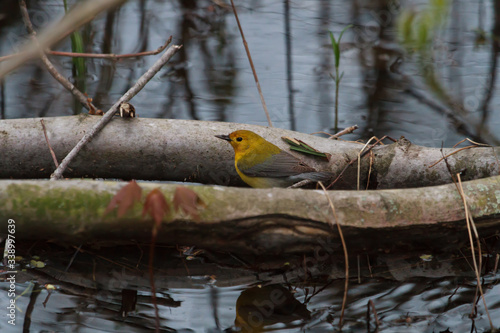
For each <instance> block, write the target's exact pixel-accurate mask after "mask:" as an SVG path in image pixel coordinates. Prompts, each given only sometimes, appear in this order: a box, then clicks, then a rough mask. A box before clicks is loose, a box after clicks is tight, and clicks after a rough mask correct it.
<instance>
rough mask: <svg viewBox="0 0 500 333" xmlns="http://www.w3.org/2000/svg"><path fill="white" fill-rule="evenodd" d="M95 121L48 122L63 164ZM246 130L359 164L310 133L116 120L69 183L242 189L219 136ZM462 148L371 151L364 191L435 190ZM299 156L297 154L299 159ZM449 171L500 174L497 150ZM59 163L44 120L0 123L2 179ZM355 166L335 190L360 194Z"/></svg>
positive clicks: (470, 156)
mask: <svg viewBox="0 0 500 333" xmlns="http://www.w3.org/2000/svg"><path fill="white" fill-rule="evenodd" d="M98 120H99V117H98V116H88V115H80V116H69V117H55V118H45V119H44V121H45V124H46V128H47V135H48V138H49V140H50V144H51V146H52V148H53V149H54V151H55V154H56V156H57V158H58V159H59V160H61V159H62V158H64V156H66V154H67V153H68V152H69V151H70V150H71V149H72V148H73V147H74V146H75V145H76V143H77V142H78V140H79V139H80V138H81V137H82V136H83V135H84V134H85V132H86V131H88V130H89V129H90V128H91V127H92V126H93V125H94V124H95V123H96V122H97V121H98ZM237 129H248V130H252V131H254V132H256V133H258V134H260V135H262V136H263V137H264V138H266V139H267V140H269V141H271V142H273V143H275V144H277V145H278V146H280V147H281V148H282V149H286V150H288V146H287V144H285V143H284V142H283V141H282V140H281V137H282V136H289V137H293V138H298V139H300V140H303V141H304V142H306V143H308V144H309V145H311V146H312V147H314V148H316V149H318V150H320V151H323V152H327V153H330V154H331V155H332V158H331V160H330V162H324V161H322V160H320V159H316V158H314V157H304V155H300V154H298V155H297V156H299V157H300V158H302V159H303V160H304V161H305V162H306V163H308V164H310V165H312V166H314V167H316V168H318V169H320V170H323V171H331V172H332V173H333V174H334V175H335V176H336V175H338V174H340V172H341V171H342V170H343V169H344V168H345V167H346V166H347V165H348V163H349V162H350V161H352V160H354V159H356V158H357V156H358V153H359V151H360V150H361V149H362V147H363V145H361V144H359V143H353V142H343V141H334V140H328V139H325V138H321V137H317V136H312V135H308V134H303V133H298V132H292V131H288V130H283V129H278V128H268V127H263V126H255V125H244V124H235V123H221V122H208V121H192V120H171V119H146V118H132V119H121V118H116V119H114V120H113V121H112V122H111V123H110V124H108V125H107V126H106V127H105V128H104V129H103V130H102V132H101V133H100V134H99V135H98V136H97V137H96V138H95V139H93V140H92V141H91V142H90V144H88V145H87V146H86V147H85V148H84V149H83V151H81V152H80V154H79V155H78V157H77V158H76V159H75V160H74V161H73V162H72V163H71V164H70V165H69V168H70V169H68V170H67V171H66V172H65V173H64V176H65V177H68V178H80V177H85V178H113V179H117V178H118V179H126V180H127V179H142V180H167V181H190V182H199V183H204V184H219V185H236V186H241V185H244V184H242V182H241V179H240V178H239V177H238V175H237V174H236V171H235V169H234V163H233V156H234V155H233V151H232V148H231V147H230V145H228V144H227V143H225V142H222V141H221V140H219V139H217V138H215V137H214V135H216V134H228V133H230V132H232V131H234V130H237ZM456 150H457V149H452V148H449V149H443V150H442V151H441V150H440V149H437V148H427V147H421V146H417V145H414V144H411V143H410V142H409V141H408V140H405V139H401V140H399V141H398V142H397V143H394V144H388V145H384V146H378V147H375V148H374V149H373V156H372V157H373V163H372V165H371V167H370V157H369V155H366V156H365V157H364V158H363V159H362V161H361V166H360V188H366V187H367V185H368V186H369V188H371V189H387V188H410V187H420V186H433V185H440V184H446V183H450V182H451V176H450V171H449V170H448V169H447V166H446V163H445V162H444V161H441V162H440V163H438V164H437V165H436V166H434V167H431V168H430V167H429V166H430V165H431V164H433V163H434V162H436V161H438V160H439V159H441V157H442V156H443V154H445V155H446V154H449V153H451V152H453V151H456ZM294 154H296V153H294ZM447 162H448V165H449V166H450V169H451V173H452V174H454V173H457V172H461V173H462V179H463V180H464V181H465V180H472V179H478V178H484V177H490V176H495V175H498V174H499V163H498V159H497V157H496V155H495V150H494V149H493V148H488V147H484V148H472V149H466V150H462V151H459V152H457V153H456V154H454V155H452V156H450V157H449V158H448V159H447ZM53 171H54V164H53V161H52V158H51V155H50V153H49V149H48V147H47V143H46V142H45V138H44V133H43V130H42V126H41V123H40V118H33V119H11V120H0V178H3V179H12V178H14V179H27V178H28V179H33V178H47V177H49V175H50V174H51V173H52V172H53ZM357 176H358V166H357V163H353V164H352V165H351V166H349V167H348V169H347V171H346V172H345V173H344V174H343V176H342V178H341V180H340V181H339V182H337V183H336V184H335V185H334V189H355V188H356V186H357V179H358V177H357Z"/></svg>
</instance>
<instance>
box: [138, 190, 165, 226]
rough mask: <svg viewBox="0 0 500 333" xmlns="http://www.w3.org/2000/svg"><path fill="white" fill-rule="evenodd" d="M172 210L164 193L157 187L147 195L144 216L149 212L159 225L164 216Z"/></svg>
mask: <svg viewBox="0 0 500 333" xmlns="http://www.w3.org/2000/svg"><path fill="white" fill-rule="evenodd" d="M169 212H170V206H169V205H168V203H167V200H166V199H165V196H164V195H163V193H162V192H161V191H160V190H159V189H157V188H155V189H154V190H152V191H151V192H149V194H148V195H147V196H146V202H145V203H144V208H143V210H142V216H143V217H144V216H146V214H148V215H149V216H151V217H152V218H153V220H154V221H155V224H156V226H157V227H159V226H160V225H161V222H162V220H163V217H164V216H165V215H167V214H168V213H169Z"/></svg>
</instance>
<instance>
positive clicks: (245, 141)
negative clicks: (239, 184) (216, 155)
mask: <svg viewBox="0 0 500 333" xmlns="http://www.w3.org/2000/svg"><path fill="white" fill-rule="evenodd" d="M216 137H217V138H219V139H223V140H226V141H229V143H230V144H231V146H233V149H234V166H235V167H236V172H238V175H240V177H241V179H242V180H243V181H244V182H245V183H247V184H248V185H250V186H252V187H260V188H265V187H288V186H290V185H293V184H295V183H297V182H299V181H301V180H305V179H309V180H312V181H320V180H321V181H326V180H328V179H330V178H331V176H332V174H331V173H329V172H318V171H316V169H314V168H312V167H310V166H308V165H307V164H305V163H304V162H302V161H301V160H299V159H298V158H296V157H295V156H293V155H291V154H289V153H287V152H284V151H283V150H281V149H280V148H279V147H277V146H275V145H274V144H272V143H271V142H268V141H266V140H265V139H264V138H263V137H261V136H260V135H258V134H255V133H254V132H251V131H246V130H239V131H235V132H232V133H231V134H229V135H216Z"/></svg>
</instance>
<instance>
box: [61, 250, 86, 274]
mask: <svg viewBox="0 0 500 333" xmlns="http://www.w3.org/2000/svg"><path fill="white" fill-rule="evenodd" d="M82 246H83V244H80V245H78V247H77V248H76V251H75V253H73V256H72V257H71V259H70V261H69V263H68V265H67V266H66V269H65V270H64V272H67V271H68V269H69V268H70V267H71V265H72V264H73V261H75V258H76V256H77V255H78V253H79V252H80V250H81V249H82Z"/></svg>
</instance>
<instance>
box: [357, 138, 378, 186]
mask: <svg viewBox="0 0 500 333" xmlns="http://www.w3.org/2000/svg"><path fill="white" fill-rule="evenodd" d="M376 138H377V137H375V136H373V137H371V138H370V140H368V141H367V142H366V143H365V145H364V146H363V148H361V150H360V151H359V153H358V159H357V160H358V176H357V184H356V190H357V191H359V183H360V178H361V154H362V153H363V150H365V148H366V146H368V144H369V143H370V142H372V140H373V139H376Z"/></svg>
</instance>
